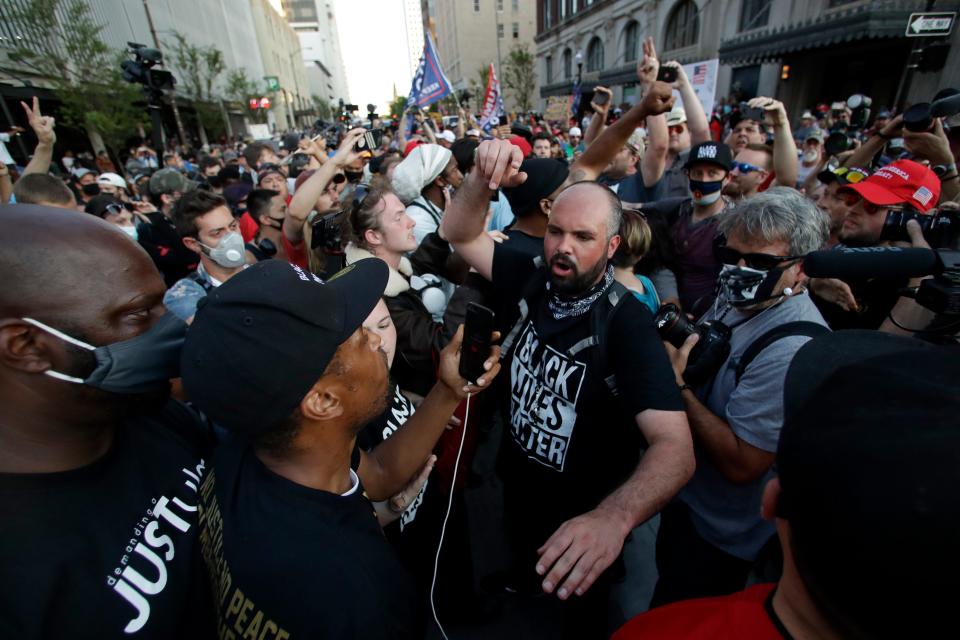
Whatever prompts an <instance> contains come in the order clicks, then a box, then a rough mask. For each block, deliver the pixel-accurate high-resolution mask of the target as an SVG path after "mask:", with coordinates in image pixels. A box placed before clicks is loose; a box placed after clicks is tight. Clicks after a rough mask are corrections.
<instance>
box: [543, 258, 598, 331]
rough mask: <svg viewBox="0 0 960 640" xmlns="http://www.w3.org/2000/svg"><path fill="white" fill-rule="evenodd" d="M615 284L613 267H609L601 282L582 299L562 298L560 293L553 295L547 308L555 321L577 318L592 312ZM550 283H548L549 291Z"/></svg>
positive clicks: (581, 297)
mask: <svg viewBox="0 0 960 640" xmlns="http://www.w3.org/2000/svg"><path fill="white" fill-rule="evenodd" d="M611 284H613V265H607V270H606V272H604V274H603V278H601V280H600V282H598V283H597V284H595V285H593V286H592V287H590V289H588V290H587V292H586V293H585V294H584V295H583V296H580V297H576V298H573V297H569V296H561V295H560V294H558V293H551V294H550V299H549V300H548V301H547V306H548V307H550V312H551V313H552V314H553V319H554V320H562V319H564V318H576V317H577V316H582V315H583V314H585V313H586V312H588V311H590V307H592V306H593V303H594V302H596V301H597V300H599V299H600V296H602V295H603V294H604V292H605V291H606V290H607V289H608V288H610V285H611ZM549 288H550V283H549V282H548V283H547V289H549Z"/></svg>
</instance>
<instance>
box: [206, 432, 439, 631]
mask: <svg viewBox="0 0 960 640" xmlns="http://www.w3.org/2000/svg"><path fill="white" fill-rule="evenodd" d="M199 524H200V550H201V554H202V556H203V560H204V564H205V565H206V567H207V570H208V573H209V578H210V583H211V585H212V590H213V593H214V603H215V608H216V612H217V625H218V634H219V637H220V638H221V639H222V640H239V639H241V638H251V637H253V638H257V639H258V640H259V639H263V640H280V639H282V638H289V637H292V638H344V639H346V638H374V639H376V638H384V639H386V638H409V637H413V636H414V635H415V634H416V633H417V632H418V631H420V628H419V627H420V618H419V616H420V609H419V603H418V602H417V600H416V598H415V590H414V589H413V588H412V581H411V580H410V578H409V576H408V574H407V573H406V571H405V570H404V569H403V568H402V567H401V566H400V563H399V561H398V560H397V558H396V554H395V553H394V551H393V549H392V548H391V547H390V545H389V544H388V543H387V541H386V539H385V538H384V536H383V532H382V530H381V529H380V526H379V524H378V523H377V520H376V516H375V514H374V512H373V508H372V506H371V505H370V502H369V501H368V500H367V499H366V498H365V497H364V496H363V494H362V490H358V491H356V492H354V493H353V494H352V495H350V496H339V495H335V494H332V493H327V492H325V491H317V490H314V489H310V488H309V487H304V486H301V485H298V484H295V483H293V482H291V481H289V480H287V479H285V478H282V477H280V476H278V475H276V474H274V473H273V472H271V471H270V470H269V469H267V468H266V467H265V466H264V465H263V463H261V462H260V461H259V459H257V457H256V456H255V455H254V454H253V452H252V450H251V449H250V448H249V447H246V446H244V445H243V444H242V443H231V444H227V445H223V446H221V447H220V448H219V449H218V450H217V452H216V454H215V456H214V461H213V464H212V469H211V471H210V472H209V474H208V476H207V478H206V479H205V481H204V484H203V485H202V486H201V489H200V514H199Z"/></svg>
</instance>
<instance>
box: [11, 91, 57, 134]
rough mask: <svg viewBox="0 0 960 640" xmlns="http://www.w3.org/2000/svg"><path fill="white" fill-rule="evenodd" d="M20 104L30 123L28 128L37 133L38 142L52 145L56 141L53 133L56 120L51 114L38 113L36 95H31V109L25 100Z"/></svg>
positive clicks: (38, 105) (38, 104)
mask: <svg viewBox="0 0 960 640" xmlns="http://www.w3.org/2000/svg"><path fill="white" fill-rule="evenodd" d="M20 106H22V107H23V111H24V112H25V113H26V114H27V121H28V122H29V123H30V128H31V129H33V132H34V133H35V134H37V140H38V141H39V142H40V144H46V145H51V146H52V145H53V143H54V142H56V141H57V134H56V133H54V130H53V128H54V126H55V125H56V121H55V120H54V119H53V117H52V116H45V115H43V114H42V113H40V100H38V99H37V97H36V96H34V97H33V108H32V109H31V108H30V107H29V106H27V103H26V102H22V101H21V102H20Z"/></svg>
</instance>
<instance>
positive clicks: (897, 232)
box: [880, 208, 960, 249]
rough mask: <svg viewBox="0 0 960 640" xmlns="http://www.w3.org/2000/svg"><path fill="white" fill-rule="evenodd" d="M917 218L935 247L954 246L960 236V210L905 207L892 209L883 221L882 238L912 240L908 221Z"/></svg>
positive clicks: (924, 235) (925, 235) (928, 240)
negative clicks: (924, 211)
mask: <svg viewBox="0 0 960 640" xmlns="http://www.w3.org/2000/svg"><path fill="white" fill-rule="evenodd" d="M910 220H916V221H917V222H918V223H919V224H920V229H922V230H923V237H924V238H926V240H927V242H929V243H930V246H931V247H933V248H935V249H942V248H952V247H953V246H954V245H955V244H956V242H957V238H958V237H960V212H958V211H955V210H947V209H934V210H932V211H931V212H930V213H919V212H917V211H914V210H912V209H908V208H905V209H903V210H902V211H890V212H889V213H887V218H886V220H884V222H883V230H882V231H881V232H880V239H881V240H889V241H896V240H902V241H905V242H909V241H910V236H909V235H908V234H907V222H909V221H910Z"/></svg>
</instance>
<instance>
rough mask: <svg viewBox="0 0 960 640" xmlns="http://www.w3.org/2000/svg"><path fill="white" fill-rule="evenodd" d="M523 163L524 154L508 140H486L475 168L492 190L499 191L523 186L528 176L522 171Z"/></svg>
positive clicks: (481, 145)
mask: <svg viewBox="0 0 960 640" xmlns="http://www.w3.org/2000/svg"><path fill="white" fill-rule="evenodd" d="M522 163H523V152H522V151H520V148H519V147H517V146H516V145H514V144H511V143H510V142H509V141H508V140H484V141H483V142H481V143H480V146H479V147H477V157H476V162H475V163H474V166H475V167H476V169H477V171H479V173H478V175H479V176H480V177H481V178H483V180H484V181H485V182H487V184H488V186H489V187H490V188H491V189H499V188H500V187H516V186H519V185H521V184H523V181H524V180H526V179H527V174H526V173H523V172H522V171H520V165H521V164H522Z"/></svg>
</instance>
